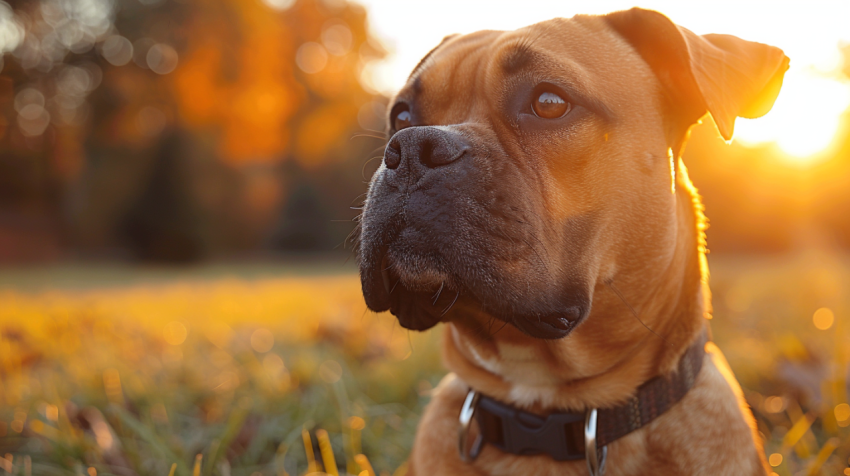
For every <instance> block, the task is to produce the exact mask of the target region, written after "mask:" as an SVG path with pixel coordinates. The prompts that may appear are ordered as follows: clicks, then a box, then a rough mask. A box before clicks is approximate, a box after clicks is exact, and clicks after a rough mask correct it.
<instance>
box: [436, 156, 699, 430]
mask: <svg viewBox="0 0 850 476" xmlns="http://www.w3.org/2000/svg"><path fill="white" fill-rule="evenodd" d="M675 193H676V202H677V203H676V207H677V210H676V214H677V221H678V222H677V227H676V228H677V229H676V233H677V236H676V246H675V250H674V252H673V254H672V257H671V259H670V261H669V263H668V264H667V265H666V267H664V268H659V269H658V270H657V272H658V273H659V274H660V275H659V276H657V279H655V282H657V283H660V284H658V285H657V287H656V288H655V289H652V290H651V291H650V292H649V293H646V295H644V296H643V299H640V297H641V292H631V293H630V291H632V290H631V289H629V285H630V282H629V280H628V279H625V278H623V279H619V278H617V277H615V278H614V279H613V280H612V281H613V282H610V281H609V283H607V284H606V283H605V282H601V283H599V284H597V289H596V292H595V294H596V296H597V297H596V298H595V299H594V304H593V311H592V313H591V315H590V316H589V319H593V318H594V314H596V315H597V316H600V315H602V316H606V320H608V321H609V322H615V323H617V322H619V323H622V322H627V323H628V325H629V326H631V327H629V328H628V329H629V330H628V331H623V332H619V333H618V332H617V329H610V328H609V329H602V328H600V327H599V326H597V327H595V328H594V327H591V326H588V328H587V329H583V328H582V326H579V328H578V329H576V331H574V333H573V334H572V335H570V336H568V337H566V339H568V340H569V341H567V342H562V341H536V342H535V341H529V339H530V338H527V337H525V336H524V335H522V334H521V333H520V332H519V331H518V330H517V329H516V328H514V327H513V326H510V325H508V326H505V327H504V328H502V329H501V330H498V331H497V332H495V333H494V334H493V335H492V336H488V337H483V336H482V335H481V331H480V329H481V327H480V326H477V327H467V326H465V325H464V323H463V321H459V322H453V323H449V324H448V325H446V326H445V327H446V330H445V335H444V340H445V345H444V346H443V349H444V360H445V362H446V365H447V366H448V367H449V369H450V370H452V371H454V372H455V373H456V374H457V375H458V376H459V377H460V378H461V379H462V380H464V381H465V382H466V383H467V384H468V385H470V386H471V387H472V388H475V389H476V390H478V391H480V392H482V393H484V394H487V395H490V396H492V397H493V398H496V399H498V400H501V401H504V402H506V403H511V404H514V405H517V406H520V407H524V408H526V409H528V410H531V411H536V412H539V413H547V412H552V411H563V410H567V411H583V410H585V409H587V408H589V407H596V408H605V407H609V406H613V405H616V404H619V403H621V402H622V401H623V400H625V399H626V398H627V397H628V396H629V395H631V394H632V393H633V392H634V391H635V389H636V388H637V387H638V386H640V385H641V384H642V383H644V382H646V381H647V380H649V379H651V378H653V377H655V376H656V375H665V374H668V373H669V372H671V371H672V370H673V369H674V368H675V367H676V365H677V364H678V362H679V359H680V357H681V356H682V354H684V352H685V351H686V350H687V348H688V347H689V346H690V345H691V343H692V342H693V341H694V340H695V339H697V338H698V336H699V334H700V332H701V330H702V329H703V327H704V325H705V323H704V321H705V319H704V317H706V316H707V313H708V312H709V309H708V304H707V303H708V301H709V296H708V288H707V284H706V281H707V267H706V265H705V257H704V246H705V243H704V239H703V235H702V227H703V223H704V218H703V216H702V208H701V204H700V202H699V197H698V195H697V193H696V190H695V189H694V188H693V186H692V185H691V182H690V180H689V179H688V176H687V170H686V169H685V167H684V165H683V164H682V163H681V161H679V167H678V172H677V187H676V191H675ZM611 284H615V285H617V289H616V290H615V289H614V288H612V287H611ZM620 291H622V293H621V292H620ZM624 295H625V296H624ZM624 301H627V302H628V304H626V303H625V302H624ZM630 308H631V309H634V310H635V311H636V313H637V314H638V315H637V316H634V315H631V309H630ZM612 313H619V314H620V315H619V316H617V317H618V318H619V319H618V320H613V319H607V316H610V315H612ZM625 313H628V315H625V317H623V316H622V314H625ZM637 317H639V318H640V319H639V320H640V321H641V322H642V323H646V325H647V327H644V326H643V324H642V323H641V324H635V323H636V322H637V320H636V318H637ZM499 325H501V324H498V325H496V326H494V327H495V328H496V329H498V326H499ZM635 326H639V328H637V327H635ZM650 328H651V330H650ZM635 329H637V330H635ZM612 340H615V341H618V342H614V343H613V345H612ZM524 341H525V342H530V344H529V345H523V342H524ZM606 346H607V348H606ZM599 356H602V358H601V359H600V358H598V357H599ZM603 360H604V361H605V363H604V364H602V365H603V367H602V368H600V363H599V362H600V361H603Z"/></svg>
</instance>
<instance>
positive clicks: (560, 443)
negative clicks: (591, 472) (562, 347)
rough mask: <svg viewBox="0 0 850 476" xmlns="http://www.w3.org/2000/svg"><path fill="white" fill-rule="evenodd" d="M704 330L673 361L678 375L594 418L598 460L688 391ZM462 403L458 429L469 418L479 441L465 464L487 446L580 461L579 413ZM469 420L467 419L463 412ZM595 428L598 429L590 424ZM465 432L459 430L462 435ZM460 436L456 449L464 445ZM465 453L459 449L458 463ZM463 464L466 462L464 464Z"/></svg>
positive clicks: (478, 398) (582, 416) (477, 400)
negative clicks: (676, 361)
mask: <svg viewBox="0 0 850 476" xmlns="http://www.w3.org/2000/svg"><path fill="white" fill-rule="evenodd" d="M707 341H708V333H707V331H706V330H703V332H702V333H701V334H700V337H699V338H698V339H697V340H696V342H694V343H693V344H692V345H691V346H690V347H689V348H688V350H687V351H685V353H684V355H683V356H682V358H681V359H680V360H679V366H678V370H677V371H676V372H674V373H673V374H672V375H669V376H658V377H655V378H653V379H651V380H649V381H647V382H645V383H644V384H643V385H641V386H640V387H638V389H637V392H636V393H635V394H634V395H633V396H632V397H631V398H629V400H628V401H627V402H625V403H624V404H622V405H619V406H616V407H611V408H602V409H599V410H598V411H596V410H592V411H593V412H597V415H595V416H596V418H595V421H594V425H595V427H596V428H595V434H596V447H597V448H601V453H602V454H604V450H605V448H604V447H605V446H606V445H608V444H610V443H612V442H613V441H616V440H617V439H618V438H622V437H623V436H626V435H628V434H629V433H631V432H633V431H635V430H637V429H639V428H641V427H643V426H645V425H647V424H648V423H649V422H651V421H652V420H654V419H655V418H657V417H659V416H660V415H662V414H664V412H666V411H667V410H669V409H670V408H671V407H673V405H675V404H676V403H677V402H678V401H679V400H681V399H682V397H684V396H685V394H687V393H688V391H689V390H690V389H691V387H692V386H693V385H694V382H695V381H696V378H697V375H699V372H700V369H701V368H702V362H703V358H704V355H705V344H706V342H707ZM470 396H473V397H474V398H470V397H467V403H466V404H465V405H464V408H463V410H462V411H461V423H462V425H463V424H464V423H463V421H464V419H466V426H468V422H469V419H470V418H471V417H473V416H474V418H475V420H476V421H477V422H478V426H479V428H480V435H479V436H478V438H477V441H476V442H475V443H474V444H473V449H472V452H471V454H469V456H471V458H469V459H474V458H475V457H476V456H477V455H478V452H479V451H480V449H481V446H482V445H483V443H488V444H491V445H493V446H495V447H496V448H499V449H500V450H502V451H504V452H506V453H513V454H516V455H536V454H548V455H549V456H551V457H552V459H554V460H555V461H569V460H579V459H585V458H586V453H585V447H586V445H585V431H586V426H585V423H586V417H587V415H588V414H586V413H584V412H582V413H572V412H564V413H551V414H549V415H548V416H545V417H543V416H540V415H537V414H535V413H530V412H527V411H524V410H521V409H519V408H517V407H514V406H512V405H509V404H506V403H502V402H499V401H497V400H494V399H492V398H490V397H488V396H486V395H475V392H474V391H470ZM470 411H471V412H472V413H473V415H469V412H470ZM596 422H598V423H596ZM466 431H467V428H463V431H462V433H465V432H466ZM465 439H466V438H465V435H463V434H462V436H461V446H462V447H463V446H464V445H465V444H466V442H465ZM464 452H465V450H464V449H463V448H462V449H461V455H462V457H463V456H465V455H464ZM464 459H467V458H464ZM603 459H604V458H603Z"/></svg>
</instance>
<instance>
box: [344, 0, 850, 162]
mask: <svg viewBox="0 0 850 476" xmlns="http://www.w3.org/2000/svg"><path fill="white" fill-rule="evenodd" d="M358 1H359V3H361V4H363V5H364V6H365V7H366V8H367V9H368V10H369V21H370V26H371V28H372V29H373V31H374V33H375V34H376V35H377V36H378V38H380V39H381V40H382V41H383V42H384V44H385V45H386V46H387V47H388V49H389V50H390V54H389V56H388V57H387V58H386V59H385V60H383V61H381V62H380V63H377V64H374V65H372V67H371V68H370V69H369V70H368V72H367V74H368V76H369V80H370V82H371V83H372V84H373V85H374V87H375V88H376V89H377V90H379V91H381V92H384V93H387V94H392V93H393V92H394V91H396V90H397V89H399V88H400V87H401V86H402V85H403V84H404V82H405V80H406V79H407V76H408V74H409V73H410V71H411V70H412V69H413V67H414V66H415V65H416V63H417V62H418V61H419V59H420V58H422V56H424V55H425V54H426V53H427V52H428V51H429V50H431V48H433V47H434V46H436V45H437V44H438V43H439V42H440V40H441V39H442V38H443V37H445V36H446V35H449V34H452V33H470V32H473V31H477V30H483V29H490V30H512V29H516V28H519V27H523V26H526V25H530V24H532V23H536V22H539V21H543V20H548V19H550V18H554V17H571V16H573V15H575V14H578V13H590V14H603V13H608V12H611V11H616V10H623V9H628V8H631V7H633V6H640V7H643V8H649V9H654V10H658V11H660V12H662V13H664V14H666V15H667V16H668V17H670V18H671V19H672V20H673V21H674V22H676V23H677V24H679V25H682V26H684V27H686V28H688V29H689V30H691V31H693V32H695V33H698V34H705V33H726V34H732V35H736V36H738V37H740V38H743V39H746V40H751V41H758V42H760V43H767V44H770V45H773V46H778V47H780V48H782V49H783V50H784V51H785V54H786V55H788V57H790V58H791V68H790V69H789V71H788V72H787V73H786V76H785V84H784V86H783V90H782V92H781V93H780V95H779V98H778V99H777V101H776V104H775V106H774V108H773V110H772V111H771V112H770V113H769V114H768V115H767V116H765V117H763V118H761V119H757V120H746V119H739V120H738V122H737V123H736V130H735V140H741V141H742V142H744V143H747V144H758V143H763V142H776V143H777V144H778V145H779V146H780V147H781V148H782V150H783V151H785V152H786V154H787V156H788V160H790V161H797V162H799V163H809V162H813V161H816V160H818V158H819V157H823V156H825V155H826V154H827V153H828V152H829V147H830V145H831V143H832V142H833V139H834V136H835V132H836V130H837V129H838V126H839V122H838V121H839V117H840V115H841V113H842V112H843V111H844V110H845V109H847V107H848V106H850V82H848V81H846V79H843V78H841V77H840V75H839V74H838V73H837V71H838V70H839V69H840V67H841V55H840V54H839V50H838V47H839V45H841V44H850V0H842V1H838V0H831V1H825V0H821V1H817V0H809V1H806V2H802V1H795V2H791V1H781V0H774V1H746V0H738V1H728V0H713V1H684V0H645V1H641V2H640V3H636V2H635V1H634V0H631V1H629V0H593V1H584V2H577V1H568V0H561V1H553V0H522V1H504V0H490V1H472V0H427V1H423V0H358Z"/></svg>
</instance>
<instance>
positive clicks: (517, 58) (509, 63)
mask: <svg viewBox="0 0 850 476" xmlns="http://www.w3.org/2000/svg"><path fill="white" fill-rule="evenodd" d="M533 59H534V55H533V52H532V51H531V47H530V46H529V45H528V43H526V42H525V40H523V41H521V42H520V43H517V44H516V45H515V46H514V47H513V48H512V49H511V50H510V51H509V52H508V53H507V54H505V56H504V57H503V59H502V70H504V72H505V73H508V74H510V73H515V72H517V71H519V70H520V69H522V68H524V67H525V66H526V65H528V64H529V63H530V62H531V61H532V60H533Z"/></svg>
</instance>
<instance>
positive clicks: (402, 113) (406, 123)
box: [392, 103, 413, 131]
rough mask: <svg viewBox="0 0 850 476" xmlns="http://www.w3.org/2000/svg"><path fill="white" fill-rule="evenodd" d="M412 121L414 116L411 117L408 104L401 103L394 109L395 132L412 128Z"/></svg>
mask: <svg viewBox="0 0 850 476" xmlns="http://www.w3.org/2000/svg"><path fill="white" fill-rule="evenodd" d="M412 120H413V116H411V115H410V109H409V108H408V106H407V104H404V103H400V104H397V105H396V106H395V107H394V108H393V113H392V122H393V124H392V125H393V130H395V131H400V130H402V129H404V128H405V127H410V126H411V121H412Z"/></svg>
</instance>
